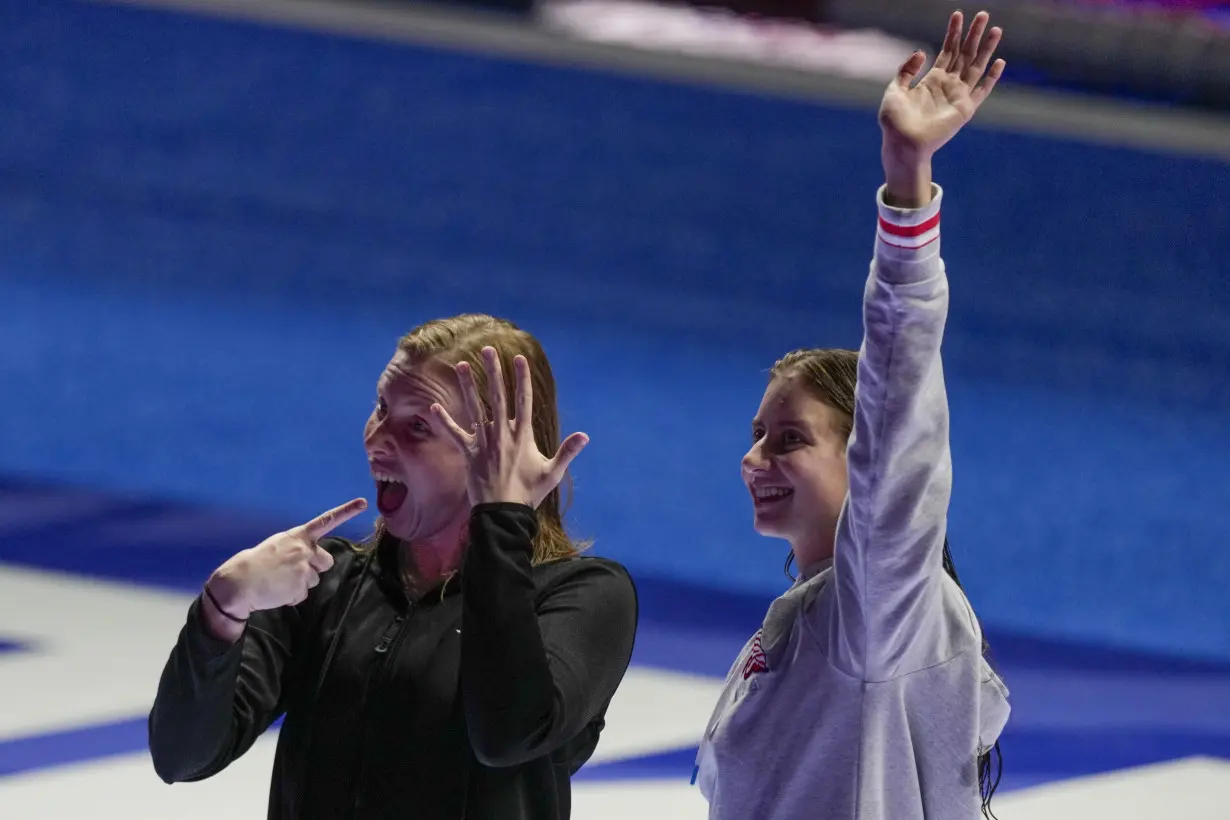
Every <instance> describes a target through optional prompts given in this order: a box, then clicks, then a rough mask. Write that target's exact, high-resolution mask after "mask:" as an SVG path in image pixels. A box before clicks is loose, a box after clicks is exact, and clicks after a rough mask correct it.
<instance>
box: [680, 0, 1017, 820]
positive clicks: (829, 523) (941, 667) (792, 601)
mask: <svg viewBox="0 0 1230 820" xmlns="http://www.w3.org/2000/svg"><path fill="white" fill-rule="evenodd" d="M987 23H988V16H987V14H986V13H980V14H978V15H977V16H976V17H975V18H974V19H973V21H972V23H971V25H970V28H969V32H968V34H967V35H966V36H965V37H964V39H962V29H963V19H962V15H961V13H960V12H957V13H955V14H953V15H952V18H951V19H950V21H949V26H948V32H947V36H946V37H945V40H944V45H943V49H942V50H941V52H940V54H939V56H938V57H937V58H936V61H935V64H934V66H933V67H932V68H931V70H930V71H928V72H927V74H926V75H925V76H924V77H923V78H922V79H921V80H920V81H918V82H917V83H916V84H915V83H914V80H915V79H916V78H917V75H918V74H919V72H920V71H921V70H922V67H923V65H924V63H925V61H926V58H925V56H924V55H923V54H922V53H916V54H914V55H913V56H912V57H910V59H909V60H907V61H906V62H905V64H904V65H903V66H902V67H901V70H900V72H899V73H898V76H897V77H896V79H895V80H894V81H893V82H892V83H891V84H890V85H889V87H888V89H887V91H886V92H885V94H884V99H883V102H882V104H881V107H880V125H881V130H882V133H883V151H882V157H883V162H884V172H885V184H884V186H883V187H882V188H881V189H880V191H879V195H878V209H879V221H878V225H877V231H876V240H875V255H874V260H873V262H872V265H871V273H870V276H869V278H868V280H867V283H866V289H865V292H864V297H863V318H864V338H863V344H862V349H861V350H860V351H858V352H856V351H847V350H818V349H808V350H796V351H793V352H791V353H788V354H786V355H785V356H784V357H783V358H782V359H780V360H779V361H778V362H777V363H776V364H775V365H774V366H773V368H772V371H771V376H770V380H769V385H768V388H767V390H766V391H765V394H764V397H763V400H762V401H761V403H760V409H759V411H758V412H757V414H756V417H755V419H754V420H753V422H752V442H753V443H752V447H751V450H749V451H748V453H747V455H745V456H744V457H743V463H742V472H743V478H744V482H745V483H746V485H747V488H748V490H749V492H750V494H751V496H752V501H753V504H754V509H755V512H754V516H755V518H754V521H755V527H756V530H757V531H758V532H759V533H761V534H762V535H767V536H772V537H775V538H783V539H785V540H786V541H788V542H789V544H790V547H791V555H792V557H793V558H794V559H795V560H796V561H797V562H798V565H799V567H800V569H801V572H800V576H799V577H798V578H797V579H796V580H795V583H794V584H793V586H792V587H791V588H790V589H789V590H788V591H787V592H786V593H785V594H784V595H782V596H781V597H780V598H778V599H777V600H776V601H775V602H774V603H773V605H772V606H771V607H770V608H769V612H768V614H767V615H766V617H765V620H764V624H763V626H762V628H761V629H760V630H759V631H758V632H757V633H756V635H755V636H754V637H753V638H752V639H751V640H750V641H749V642H748V643H747V645H746V647H745V648H744V650H743V652H742V653H741V654H740V655H739V657H738V659H737V660H736V662H735V664H734V666H733V667H732V669H731V671H730V674H729V676H728V677H727V680H726V685H725V688H724V690H723V692H722V694H721V696H720V698H719V701H718V704H717V707H716V709H715V710H714V714H713V718H712V719H711V721H710V723H709V726H708V728H707V730H706V733H705V736H704V738H703V740H702V743H701V748H700V752H699V755H698V757H697V771H696V776H697V777H698V778H699V784H700V788H701V790H702V792H703V793H704V795H705V797H706V798H707V799H708V801H709V816H710V818H713V819H714V820H748V819H749V818H755V820H803V818H808V819H809V820H810V818H816V820H965V819H966V818H973V817H976V816H977V815H978V813H979V809H980V808H981V809H982V811H984V812H985V813H987V814H988V815H990V806H989V801H990V797H991V793H992V792H993V791H994V788H995V785H996V783H997V782H998V771H997V770H996V771H992V766H993V761H992V759H991V752H992V751H996V752H997V750H998V738H999V735H1000V732H1001V731H1002V729H1003V727H1004V725H1005V723H1006V722H1007V719H1008V713H1009V707H1008V700H1007V695H1008V693H1007V690H1006V688H1005V687H1004V685H1003V683H1002V682H1001V681H1000V679H999V677H998V676H997V675H996V674H995V672H994V671H993V670H992V669H991V667H990V666H989V665H988V663H987V662H986V660H985V659H984V657H983V654H984V642H983V638H982V631H981V628H980V626H979V623H978V620H977V619H976V618H975V616H974V612H973V609H972V608H971V607H970V604H969V602H968V601H967V600H966V597H965V594H964V593H963V591H962V589H961V586H960V584H959V583H958V581H957V577H956V573H955V571H954V570H953V568H952V562H951V558H950V556H949V554H948V546H947V538H946V532H947V517H948V502H949V496H950V493H951V488H952V462H951V456H950V452H949V443H948V401H947V397H946V394H945V388H944V375H943V368H942V366H941V362H940V346H941V341H942V339H943V335H944V323H945V319H946V317H947V312H948V279H947V276H946V274H945V270H944V264H943V262H942V261H941V259H940V242H939V236H940V207H941V201H942V196H943V192H942V191H941V189H940V187H939V186H938V185H935V184H933V183H932V180H931V158H932V156H933V155H934V154H935V152H936V151H937V150H938V149H939V148H940V147H941V146H943V145H944V144H945V143H947V142H948V141H949V140H950V139H952V137H953V136H955V135H956V133H957V132H958V131H959V130H960V129H961V127H962V126H964V125H965V123H967V122H968V121H969V120H970V118H971V117H973V115H974V112H975V111H976V110H977V109H978V107H979V105H980V104H981V103H982V102H983V101H984V100H985V99H986V98H987V95H989V94H990V93H991V90H992V88H994V86H995V83H996V81H997V80H998V79H999V77H1000V75H1001V74H1002V73H1003V69H1004V62H1003V61H1002V60H996V61H995V62H994V63H992V62H991V58H992V56H993V55H994V52H995V49H996V46H997V45H998V43H999V41H1000V37H1001V31H1000V30H999V29H998V28H992V29H990V30H989V31H988V30H987ZM788 565H789V564H788Z"/></svg>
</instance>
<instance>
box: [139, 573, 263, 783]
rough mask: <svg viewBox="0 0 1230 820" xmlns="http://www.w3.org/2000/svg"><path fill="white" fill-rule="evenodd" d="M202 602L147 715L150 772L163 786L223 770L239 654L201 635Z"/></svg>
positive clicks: (236, 648) (195, 606)
mask: <svg viewBox="0 0 1230 820" xmlns="http://www.w3.org/2000/svg"><path fill="white" fill-rule="evenodd" d="M203 599H204V596H202V599H198V600H197V601H196V602H194V603H193V605H192V609H191V610H190V612H189V616H188V622H187V623H186V624H185V625H184V628H183V630H182V631H181V632H180V636H179V640H178V642H177V643H176V645H175V648H174V649H172V651H171V656H170V658H169V659H168V660H167V664H166V667H165V668H164V669H163V672H162V677H161V679H160V680H159V682H158V694H157V697H156V698H155V700H154V706H153V708H152V709H151V710H150V715H149V747H150V754H151V755H152V757H153V761H154V769H155V770H156V771H157V772H158V775H159V776H160V777H161V778H162V779H163V780H164V781H166V782H168V783H171V782H176V781H184V780H194V779H199V778H201V777H206V776H208V775H210V774H212V773H213V772H214V771H216V770H217V769H220V768H221V767H222V766H225V765H226V763H227V762H229V760H223V759H221V758H224V757H225V754H226V750H227V748H228V747H229V746H232V745H233V740H234V737H233V736H234V731H235V726H234V718H233V709H232V701H233V697H234V691H235V684H236V680H237V678H238V676H239V671H240V666H241V663H242V649H241V647H240V646H239V645H238V644H235V642H234V641H229V642H227V641H225V640H224V639H222V638H220V637H214V636H213V635H208V634H205V630H206V629H209V627H208V626H207V619H208V618H209V615H207V613H208V612H209V610H210V607H209V606H208V605H207V604H203V603H202V600H203ZM226 643H230V644H232V645H231V646H226V645H225V644H226ZM219 650H221V651H219ZM218 764H220V765H218Z"/></svg>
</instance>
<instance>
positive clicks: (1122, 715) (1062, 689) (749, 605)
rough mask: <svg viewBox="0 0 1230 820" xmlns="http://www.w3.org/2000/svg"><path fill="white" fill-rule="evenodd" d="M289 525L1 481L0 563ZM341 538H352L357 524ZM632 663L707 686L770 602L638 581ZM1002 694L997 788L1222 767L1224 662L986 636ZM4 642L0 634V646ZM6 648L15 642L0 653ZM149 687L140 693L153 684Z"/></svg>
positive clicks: (184, 549)
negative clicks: (1170, 765) (1159, 766)
mask: <svg viewBox="0 0 1230 820" xmlns="http://www.w3.org/2000/svg"><path fill="white" fill-rule="evenodd" d="M290 523H291V522H289V521H287V520H278V519H275V518H272V517H269V518H264V519H261V518H257V517H251V516H247V517H245V516H243V515H242V514H237V513H233V512H229V511H226V510H221V509H215V508H204V507H199V506H190V505H185V504H182V503H169V502H165V501H160V500H156V499H146V500H141V499H133V498H117V497H113V496H108V495H105V494H100V493H95V492H87V491H82V490H78V489H72V488H66V487H57V486H48V485H32V484H28V483H24V482H20V481H11V480H10V481H0V559H3V560H4V561H8V562H14V563H20V564H25V565H29V566H37V567H42V568H48V569H56V570H64V571H69V572H73V573H77V574H82V575H86V576H93V577H99V578H110V579H115V580H124V581H132V582H137V583H140V584H146V585H150V586H154V587H164V588H168V589H174V590H181V591H186V592H192V591H195V590H196V589H198V588H199V585H200V583H201V581H202V579H203V578H204V577H206V576H207V575H208V573H209V572H210V571H211V570H212V569H213V568H214V567H215V566H217V564H218V563H220V562H221V561H222V560H224V559H225V558H227V557H229V556H230V555H231V554H232V553H233V551H234V550H235V549H236V547H237V545H250V544H254V543H257V542H258V541H260V540H262V539H263V538H265V537H266V536H267V535H268V534H269V533H270V532H273V531H276V530H278V529H281V528H283V527H285V526H287V525H288V524H290ZM349 534H350V535H351V536H354V537H361V536H362V535H363V534H364V533H363V531H362V529H361V528H351V530H350V531H349ZM637 584H638V590H639V593H640V598H641V606H642V620H641V629H640V632H639V634H638V637H637V645H636V653H635V656H634V658H633V662H634V663H635V664H638V665H642V666H651V667H658V668H663V669H672V670H677V671H681V672H689V673H695V674H701V675H706V676H712V677H715V678H720V677H722V676H723V675H725V672H726V670H727V668H728V667H729V665H730V662H731V659H732V658H733V657H734V655H735V654H736V653H737V652H738V650H739V648H740V647H741V646H742V644H743V642H744V641H745V640H746V638H747V636H748V635H749V634H750V633H751V632H753V631H755V629H756V627H757V626H758V624H759V620H760V618H761V617H762V616H763V613H764V611H765V608H766V607H767V605H768V602H769V600H768V598H766V597H764V596H754V595H738V594H733V593H731V592H729V591H728V590H720V589H708V588H704V587H699V586H692V585H688V584H686V583H681V582H679V581H678V580H674V579H665V578H659V577H653V576H649V575H644V576H638V577H637ZM989 637H990V639H991V641H992V646H993V650H994V656H993V657H994V661H995V663H996V666H997V667H998V668H999V669H1000V671H1001V673H1002V674H1003V675H1004V677H1005V678H1006V680H1007V681H1008V684H1009V686H1010V687H1011V689H1012V699H1013V705H1014V711H1013V717H1012V721H1011V723H1010V724H1009V726H1008V729H1007V731H1006V733H1005V735H1004V738H1003V743H1002V746H1003V750H1004V756H1005V776H1004V782H1003V788H1004V789H1005V790H1012V789H1017V788H1023V787H1026V786H1031V785H1036V784H1039V783H1045V782H1050V781H1054V780H1059V779H1065V778H1070V777H1075V776H1079V775H1085V774H1093V773H1098V772H1106V771H1113V770H1116V769H1121V768H1126V767H1129V766H1137V765H1144V764H1148V763H1155V762H1162V761H1166V760H1171V759H1175V758H1179V757H1186V756H1190V755H1194V754H1202V755H1215V756H1221V757H1226V758H1230V712H1227V711H1226V709H1225V708H1224V707H1225V704H1226V703H1227V702H1230V663H1214V662H1198V661H1190V660H1187V661H1185V660H1183V659H1179V658H1174V657H1165V656H1157V655H1149V654H1144V653H1139V652H1125V651H1115V650H1109V649H1105V648H1101V647H1097V646H1084V645H1078V644H1069V643H1057V642H1053V641H1046V640H1040V639H1037V638H1030V637H1026V636H1021V635H1014V634H1011V633H1003V632H997V631H994V630H992V631H990V634H989ZM3 640H4V636H3V635H0V642H3ZM7 648H8V649H9V651H21V647H18V646H14V645H12V644H9V645H8V647H7ZM151 685H152V684H151ZM145 743H146V735H145V722H144V719H143V718H136V719H131V720H123V721H119V722H115V723H106V724H103V725H98V726H89V727H82V728H79V729H70V730H65V731H62V732H56V733H52V734H45V735H38V736H33V737H23V738H16V739H11V740H6V741H2V742H0V776H3V775H15V774H21V773H25V772H30V771H34V770H37V769H40V768H45V767H47V766H54V765H62V764H65V763H70V762H77V761H85V760H91V759H95V758H98V757H103V756H107V755H114V754H122V753H125V752H132V751H139V750H142V749H144V748H145ZM694 751H695V750H693V749H680V750H678V751H675V752H668V753H664V754H656V755H651V756H647V757H643V758H634V759H628V760H619V761H614V762H610V763H605V764H595V765H592V766H589V767H586V769H584V770H583V772H582V774H581V776H582V777H585V778H594V779H624V778H638V777H680V778H686V777H687V776H688V775H689V773H690V771H691V766H692V758H693V754H694Z"/></svg>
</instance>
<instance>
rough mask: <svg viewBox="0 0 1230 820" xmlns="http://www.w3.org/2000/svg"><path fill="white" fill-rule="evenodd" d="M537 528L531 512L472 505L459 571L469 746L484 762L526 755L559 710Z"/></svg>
mask: <svg viewBox="0 0 1230 820" xmlns="http://www.w3.org/2000/svg"><path fill="white" fill-rule="evenodd" d="M497 508H499V509H500V510H501V511H499V512H493V510H496V509H497ZM527 510H528V508H527ZM534 526H535V522H534V519H533V515H532V513H530V514H524V513H521V512H520V511H518V510H516V509H515V508H514V505H485V506H483V507H479V508H476V509H475V516H474V518H473V519H472V520H471V522H470V544H469V548H468V551H467V555H466V563H465V570H464V572H463V573H462V586H463V595H464V598H465V602H464V615H463V622H462V632H461V634H462V665H461V677H462V692H463V696H464V698H465V709H466V720H467V724H468V727H469V732H470V741H471V744H472V745H473V746H474V751H475V753H476V754H477V755H478V756H479V759H480V760H485V762H487V763H488V765H511V764H513V763H516V762H519V760H520V759H522V758H526V757H528V756H530V750H531V749H532V748H534V747H536V746H537V745H539V743H541V741H542V739H543V738H544V736H545V735H547V734H549V733H550V731H551V724H552V722H553V715H554V713H555V712H556V711H557V710H556V705H557V704H556V700H557V698H556V693H555V686H554V683H553V681H552V678H551V670H550V666H549V663H548V659H547V655H546V651H545V649H544V647H543V642H542V637H541V635H540V633H539V630H538V624H537V615H536V613H535V610H534V584H533V578H532V575H531V572H530V554H531V550H532V548H533V547H532V543H533V536H534Z"/></svg>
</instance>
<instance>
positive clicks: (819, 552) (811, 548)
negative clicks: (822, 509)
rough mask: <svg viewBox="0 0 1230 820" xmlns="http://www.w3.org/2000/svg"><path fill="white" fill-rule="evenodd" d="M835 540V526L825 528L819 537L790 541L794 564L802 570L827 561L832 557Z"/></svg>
mask: <svg viewBox="0 0 1230 820" xmlns="http://www.w3.org/2000/svg"><path fill="white" fill-rule="evenodd" d="M836 539H837V526H836V525H835V524H834V525H833V527H832V528H831V529H829V528H826V529H825V530H824V531H823V532H822V533H821V534H820V535H818V536H816V537H811V538H797V539H792V540H791V542H790V548H791V549H792V550H794V562H795V563H796V564H798V565H799V569H800V570H803V569H806V568H807V567H810V566H811V565H812V564H818V563H820V562H821V561H827V560H828V559H830V558H832V557H833V546H834V542H835V541H836Z"/></svg>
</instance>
